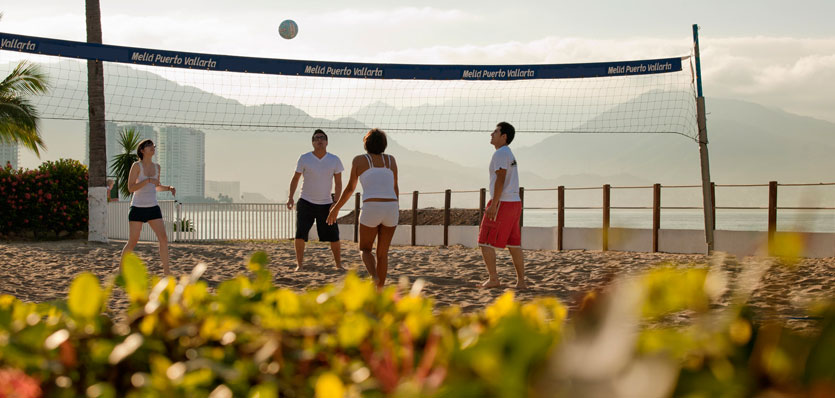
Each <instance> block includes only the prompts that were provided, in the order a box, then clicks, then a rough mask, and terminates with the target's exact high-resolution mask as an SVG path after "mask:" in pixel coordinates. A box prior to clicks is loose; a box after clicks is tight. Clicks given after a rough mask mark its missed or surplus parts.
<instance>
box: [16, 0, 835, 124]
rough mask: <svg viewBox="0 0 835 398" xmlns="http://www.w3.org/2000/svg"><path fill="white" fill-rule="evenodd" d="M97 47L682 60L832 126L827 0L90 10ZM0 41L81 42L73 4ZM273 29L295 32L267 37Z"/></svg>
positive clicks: (747, 96) (39, 5)
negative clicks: (695, 49) (289, 23)
mask: <svg viewBox="0 0 835 398" xmlns="http://www.w3.org/2000/svg"><path fill="white" fill-rule="evenodd" d="M101 7H102V24H103V35H104V41H105V43H107V44H116V45H127V46H136V47H149V48H159V49H168V50H180V51H193V52H207V53H221V54H233V55H247V56H255V57H271V58H294V59H315V60H337V61H367V62H403V63H463V64H482V63H496V64H514V63H571V62H586V61H617V60H626V59H645V58H652V57H670V56H680V55H687V54H689V53H690V51H691V44H692V31H691V25H692V24H693V23H698V24H699V25H700V26H701V31H700V40H701V46H702V68H703V75H704V90H705V91H704V92H705V96H706V97H707V98H708V101H710V97H711V96H714V97H724V98H734V99H740V100H745V101H750V102H755V103H759V104H763V105H767V106H772V107H776V108H780V109H784V110H787V111H790V112H793V113H797V114H800V115H806V116H811V117H815V118H819V119H824V120H828V121H831V122H835V106H833V105H835V24H833V23H832V21H831V20H832V16H833V15H835V1H833V0H796V1H792V2H789V1H785V0H781V1H778V0H734V1H728V0H722V1H719V0H702V1H698V2H696V1H658V0H652V1H649V0H630V1H590V2H579V1H524V0H520V1H484V0H481V1H471V0H459V1H456V2H449V1H424V2H421V3H419V4H418V5H416V2H406V1H399V0H386V1H382V0H373V1H369V0H354V1H350V2H344V1H340V2H332V1H292V2H291V1H277V0H273V1H263V0H257V1H252V0H249V1H248V0H238V1H234V2H233V1H229V0H223V1H218V0H200V1H192V0H177V1H170V0H169V1H158V0H146V1H142V2H138V1H132V2H125V1H115V0H111V1H102V5H101ZM0 11H2V12H3V13H4V17H3V19H2V20H0V31H3V32H9V33H18V34H26V35H34V36H44V37H53V38H61V39H69V40H81V41H83V40H84V39H85V26H84V2H83V1H81V0H50V1H39V0H28V1H16V2H6V4H4V5H2V6H0ZM284 19H293V20H295V21H296V22H297V23H298V25H299V34H298V36H297V37H296V38H295V39H293V40H284V39H282V38H280V37H279V36H278V32H277V28H278V25H279V23H280V22H281V21H282V20H284Z"/></svg>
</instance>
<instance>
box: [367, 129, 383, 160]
mask: <svg viewBox="0 0 835 398" xmlns="http://www.w3.org/2000/svg"><path fill="white" fill-rule="evenodd" d="M362 142H363V143H365V150H366V151H368V153H370V154H373V155H379V154H381V153H383V152H385V150H386V146H388V141H387V140H386V133H385V132H384V131H383V130H380V129H371V130H368V132H367V133H365V137H364V138H363V139H362Z"/></svg>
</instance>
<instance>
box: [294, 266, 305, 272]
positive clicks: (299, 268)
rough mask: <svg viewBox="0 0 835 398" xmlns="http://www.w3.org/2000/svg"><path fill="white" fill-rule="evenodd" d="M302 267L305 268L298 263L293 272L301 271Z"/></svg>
mask: <svg viewBox="0 0 835 398" xmlns="http://www.w3.org/2000/svg"><path fill="white" fill-rule="evenodd" d="M302 269H303V268H302V267H301V266H300V265H297V266H296V269H294V270H293V272H299V271H301V270H302Z"/></svg>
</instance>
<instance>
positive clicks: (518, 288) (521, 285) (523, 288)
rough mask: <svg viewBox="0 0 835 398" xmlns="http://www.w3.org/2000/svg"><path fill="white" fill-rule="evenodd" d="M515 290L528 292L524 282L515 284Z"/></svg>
mask: <svg viewBox="0 0 835 398" xmlns="http://www.w3.org/2000/svg"><path fill="white" fill-rule="evenodd" d="M516 290H528V284H527V283H525V282H522V283H516Z"/></svg>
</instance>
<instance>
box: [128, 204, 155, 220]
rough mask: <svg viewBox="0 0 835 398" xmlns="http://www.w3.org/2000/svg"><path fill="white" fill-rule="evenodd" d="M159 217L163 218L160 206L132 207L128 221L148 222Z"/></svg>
mask: <svg viewBox="0 0 835 398" xmlns="http://www.w3.org/2000/svg"><path fill="white" fill-rule="evenodd" d="M158 218H162V210H160V208H159V206H154V207H136V206H131V207H130V213H128V221H137V222H148V221H151V220H156V219H158Z"/></svg>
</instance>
